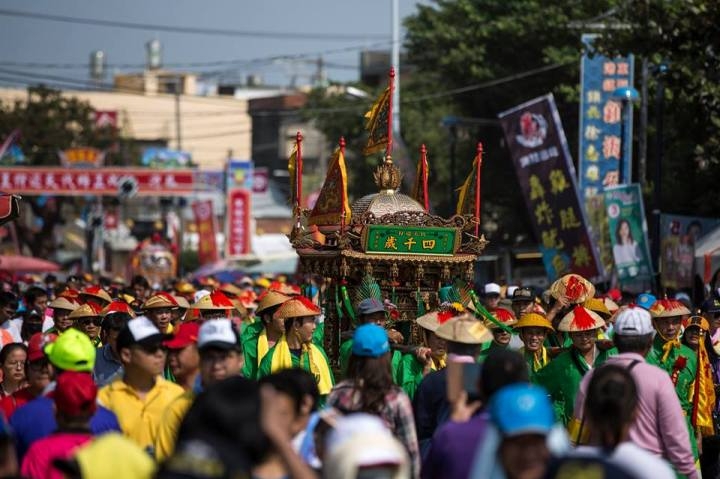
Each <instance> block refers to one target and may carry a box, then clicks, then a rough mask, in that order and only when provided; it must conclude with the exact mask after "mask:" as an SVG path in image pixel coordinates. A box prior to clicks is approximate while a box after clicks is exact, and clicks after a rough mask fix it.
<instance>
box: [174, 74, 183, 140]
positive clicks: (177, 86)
mask: <svg viewBox="0 0 720 479" xmlns="http://www.w3.org/2000/svg"><path fill="white" fill-rule="evenodd" d="M181 84H182V79H181V78H180V76H179V75H178V76H177V77H175V136H176V137H177V149H178V150H182V135H181V133H180V130H181V128H180V85H181Z"/></svg>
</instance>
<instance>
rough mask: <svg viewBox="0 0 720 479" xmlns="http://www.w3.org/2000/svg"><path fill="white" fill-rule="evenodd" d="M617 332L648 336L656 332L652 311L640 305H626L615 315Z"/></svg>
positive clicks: (624, 334) (625, 334) (622, 334)
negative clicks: (651, 315) (651, 316)
mask: <svg viewBox="0 0 720 479" xmlns="http://www.w3.org/2000/svg"><path fill="white" fill-rule="evenodd" d="M614 331H615V334H619V335H620V336H646V335H648V334H653V333H655V328H653V325H652V319H651V318H650V313H649V312H648V311H647V310H646V309H643V308H641V307H639V306H625V307H623V308H620V310H619V311H618V312H617V314H616V315H615V327H614Z"/></svg>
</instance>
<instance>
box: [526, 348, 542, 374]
mask: <svg viewBox="0 0 720 479" xmlns="http://www.w3.org/2000/svg"><path fill="white" fill-rule="evenodd" d="M520 352H521V353H522V354H528V353H530V351H527V350H526V349H525V348H520ZM539 352H540V354H537V353H531V354H532V356H533V371H534V372H538V371H540V370H541V369H542V368H544V367H545V366H547V363H548V354H547V349H545V346H542V348H541V349H540V351H539Z"/></svg>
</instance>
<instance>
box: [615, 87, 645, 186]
mask: <svg viewBox="0 0 720 479" xmlns="http://www.w3.org/2000/svg"><path fill="white" fill-rule="evenodd" d="M611 98H612V99H613V100H615V101H618V102H620V158H619V161H618V184H620V185H622V184H624V183H625V180H626V179H628V180H629V178H625V177H624V176H625V175H624V173H625V123H626V121H627V120H626V117H627V110H628V108H627V106H628V104H629V103H631V102H635V101H637V100H638V99H639V98H640V94H639V93H638V91H637V90H636V89H634V88H633V87H631V86H622V87H618V88H616V89H615V90H614V91H613V93H612V97H611ZM631 141H632V139H631Z"/></svg>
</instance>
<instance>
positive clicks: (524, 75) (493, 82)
mask: <svg viewBox="0 0 720 479" xmlns="http://www.w3.org/2000/svg"><path fill="white" fill-rule="evenodd" d="M574 63H575V62H563V63H554V64H551V65H545V66H542V67H538V68H534V69H530V70H526V71H524V72H519V73H515V74H513V75H508V76H505V77H502V78H497V79H495V80H490V81H487V82H482V83H475V84H472V85H467V86H464V87H459V88H453V89H450V90H445V91H440V92H436V93H430V94H427V95H419V96H415V97H409V98H408V97H404V98H401V104H412V103H417V102H421V101H426V100H430V99H435V98H442V97H447V96H455V95H460V94H463V93H468V92H471V91H477V90H483V89H486V88H490V87H494V86H498V85H503V84H507V83H510V82H513V81H516V80H520V79H522V78H527V77H530V76H534V75H538V74H542V73H546V72H549V71H553V70H557V69H560V68H565V67H568V66H570V65H573V64H574ZM0 73H5V74H9V75H15V76H21V77H22V76H26V78H42V79H49V80H52V81H59V82H61V83H65V84H72V83H74V84H75V85H78V84H82V85H84V86H85V87H90V88H92V87H101V91H108V92H118V93H128V94H135V95H141V96H145V95H144V94H143V93H142V92H138V91H136V90H122V89H119V88H114V87H112V86H109V85H96V84H94V83H92V82H85V81H82V80H73V79H69V78H66V77H59V76H56V75H47V74H44V75H41V74H34V73H31V72H23V71H17V70H8V69H3V68H0ZM3 78H4V79H7V78H8V77H2V78H0V79H3ZM171 98H172V97H171V96H168V99H171ZM181 98H182V100H183V101H186V100H188V101H203V100H205V102H206V103H209V101H208V100H210V101H213V104H215V105H217V100H218V98H222V97H218V98H215V97H213V98H212V100H211V99H210V98H209V97H198V96H191V95H182V96H181ZM225 101H228V102H230V101H237V100H235V99H234V98H232V99H226V100H225ZM367 107H368V105H367V104H366V103H365V102H363V103H361V104H358V105H356V106H352V107H334V108H304V109H302V111H303V112H304V113H358V114H362V113H364V112H365V110H366V109H367ZM253 115H256V116H262V115H263V112H254V113H253ZM272 115H297V111H274V112H272Z"/></svg>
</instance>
